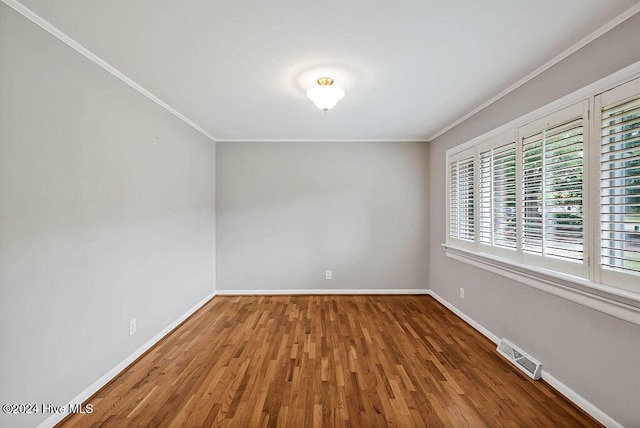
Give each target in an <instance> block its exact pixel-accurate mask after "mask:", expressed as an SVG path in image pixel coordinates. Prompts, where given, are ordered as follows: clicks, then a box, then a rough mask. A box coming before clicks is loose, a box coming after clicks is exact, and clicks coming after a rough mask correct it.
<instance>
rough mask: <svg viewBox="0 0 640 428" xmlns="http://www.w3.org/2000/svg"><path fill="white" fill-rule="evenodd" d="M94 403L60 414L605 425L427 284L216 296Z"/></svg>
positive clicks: (295, 423) (97, 421) (163, 421)
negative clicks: (530, 373)
mask: <svg viewBox="0 0 640 428" xmlns="http://www.w3.org/2000/svg"><path fill="white" fill-rule="evenodd" d="M87 403H91V404H92V405H93V408H94V412H93V413H92V414H86V415H74V416H71V417H69V418H68V419H66V420H65V421H63V422H62V424H61V426H64V427H97V426H105V427H128V426H175V427H195V426H228V427H244V426H247V427H252V426H287V427H311V426H325V427H333V426H336V427H341V426H354V427H378V426H380V427H382V426H400V427H413V426H416V427H422V426H434V427H438V426H452V427H499V426H507V427H574V426H600V425H599V424H598V423H597V422H596V421H594V420H593V419H592V418H591V417H590V416H588V415H587V414H585V413H584V412H583V411H581V410H580V409H578V408H576V407H575V406H574V405H573V404H571V403H570V402H569V401H567V400H565V399H564V398H563V397H561V396H560V395H559V393H557V392H555V391H554V390H553V389H552V388H551V387H549V386H548V385H547V384H546V383H544V382H542V381H538V382H535V381H532V380H530V379H529V378H527V377H526V376H524V375H523V374H521V373H519V372H518V371H517V370H516V369H515V368H513V367H511V366H510V365H509V364H507V363H506V362H505V361H503V360H502V359H501V357H499V356H498V354H497V353H496V352H495V345H494V344H493V343H492V342H491V341H489V340H488V339H486V338H485V337H484V336H482V335H481V334H480V333H478V332H476V331H475V330H474V329H472V328H471V327H470V326H468V325H467V324H466V323H464V321H462V320H461V319H460V318H458V317H457V316H456V315H454V314H453V313H452V312H450V311H449V310H447V309H446V308H444V307H443V306H441V305H440V304H439V303H438V302H436V301H435V300H434V299H433V298H431V297H429V296H242V297H220V296H218V297H215V298H214V299H213V300H212V301H210V302H209V303H208V304H207V305H205V306H204V307H203V308H202V309H201V310H200V311H198V312H197V313H196V314H195V315H194V316H193V317H191V318H190V319H189V320H187V321H186V322H185V323H184V324H182V325H181V326H180V327H178V328H177V329H176V330H175V331H174V332H173V333H171V334H170V335H169V336H167V337H166V338H165V339H164V340H162V341H161V342H160V343H159V344H158V345H156V346H155V347H154V348H152V349H151V350H150V351H149V352H148V353H147V354H145V355H144V356H143V357H141V358H140V359H139V360H138V361H137V362H136V363H134V364H133V365H131V366H130V367H129V368H128V369H127V370H126V371H124V372H123V373H122V374H121V375H120V376H119V377H117V378H116V379H114V380H113V381H112V382H111V383H109V384H108V385H107V386H105V387H104V388H103V389H101V390H100V391H99V392H98V393H97V394H96V395H95V396H94V397H92V398H91V399H89V400H88V401H87Z"/></svg>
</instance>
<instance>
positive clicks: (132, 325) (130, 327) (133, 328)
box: [129, 318, 138, 336]
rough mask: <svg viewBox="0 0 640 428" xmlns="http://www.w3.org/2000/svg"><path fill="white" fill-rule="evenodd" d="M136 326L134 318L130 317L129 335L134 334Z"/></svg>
mask: <svg viewBox="0 0 640 428" xmlns="http://www.w3.org/2000/svg"><path fill="white" fill-rule="evenodd" d="M137 329H138V327H137V326H136V319H135V318H134V319H132V320H131V321H129V336H133V335H134V334H136V331H137Z"/></svg>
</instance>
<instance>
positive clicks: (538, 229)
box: [518, 102, 588, 276]
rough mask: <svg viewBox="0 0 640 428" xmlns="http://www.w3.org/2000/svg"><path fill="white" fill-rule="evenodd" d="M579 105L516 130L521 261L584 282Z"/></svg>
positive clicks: (582, 111) (582, 110)
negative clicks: (519, 160) (519, 144)
mask: <svg viewBox="0 0 640 428" xmlns="http://www.w3.org/2000/svg"><path fill="white" fill-rule="evenodd" d="M587 109H588V102H583V103H579V104H576V105H573V106H571V107H568V108H566V109H563V110H561V111H559V112H556V113H554V114H551V115H549V116H546V117H543V118H542V119H539V120H537V121H535V122H532V123H530V124H527V125H525V126H523V127H521V128H520V129H519V130H518V134H519V135H520V142H521V150H522V162H521V164H522V181H521V183H520V186H521V188H522V204H521V208H520V210H521V212H522V253H523V255H522V258H523V260H524V261H526V262H527V263H531V264H535V265H542V266H544V267H546V268H551V269H554V270H557V271H559V272H564V273H569V274H571V275H577V276H585V275H586V274H587V272H586V271H585V268H584V263H583V262H584V193H585V189H584V179H585V176H584V132H585V126H584V121H585V118H586V117H587V114H588V113H587V111H588V110H587Z"/></svg>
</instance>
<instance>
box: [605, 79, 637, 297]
mask: <svg viewBox="0 0 640 428" xmlns="http://www.w3.org/2000/svg"><path fill="white" fill-rule="evenodd" d="M627 85H630V89H635V91H636V93H635V95H634V96H632V97H631V98H628V96H626V97H625V98H626V99H624V100H622V101H617V102H614V103H613V104H609V105H605V106H604V107H602V108H601V112H602V115H601V122H600V131H601V132H600V138H601V143H600V230H601V236H600V239H601V241H600V264H601V267H602V268H603V269H605V270H613V271H618V272H623V273H636V274H637V273H640V93H639V92H637V91H639V90H640V84H638V83H637V82H635V84H634V82H631V83H630V84H627ZM627 85H625V86H627ZM624 89H626V88H617V92H620V90H622V91H623V92H625V91H624ZM626 92H627V93H628V91H626ZM606 101H608V100H605V102H606ZM629 281H631V279H630V278H629ZM629 285H630V284H629Z"/></svg>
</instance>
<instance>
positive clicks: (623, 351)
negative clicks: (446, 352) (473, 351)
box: [429, 15, 640, 427]
mask: <svg viewBox="0 0 640 428" xmlns="http://www.w3.org/2000/svg"><path fill="white" fill-rule="evenodd" d="M638 40H640V15H636V16H635V17H633V18H632V19H630V20H628V21H626V22H625V23H623V24H621V25H620V26H618V27H616V28H615V29H613V30H612V31H610V32H609V33H606V34H605V35H604V36H602V37H600V38H598V39H596V40H595V41H594V42H592V43H590V44H589V45H587V46H586V47H584V48H582V49H581V50H579V51H578V52H576V53H574V54H573V55H571V56H570V57H568V58H567V59H565V60H564V61H562V62H561V63H559V64H557V65H555V66H554V67H552V68H551V69H549V70H547V71H546V72H544V73H543V74H541V75H540V76H538V77H536V78H535V79H533V80H532V81H530V82H529V83H527V84H526V85H524V86H522V87H521V88H519V89H517V90H516V91H514V92H512V93H511V94H509V95H507V96H506V97H504V98H502V99H501V100H499V101H498V102H496V103H495V104H493V105H491V106H489V107H488V108H486V109H484V110H482V111H481V112H479V113H478V114H476V115H475V116H473V117H471V118H469V119H468V120H466V121H465V122H463V123H462V124H460V125H458V126H457V127H455V128H454V129H452V130H451V131H449V132H447V133H445V134H444V135H442V136H441V137H439V138H437V139H435V140H434V141H433V142H431V143H430V147H429V158H430V159H429V171H430V177H429V181H430V191H429V194H430V198H431V206H432V210H431V211H430V216H429V236H430V240H429V246H430V249H431V253H430V263H429V265H430V266H431V269H430V272H429V285H430V288H431V289H432V290H433V291H435V292H436V293H438V294H439V295H440V296H442V297H443V298H444V299H446V300H447V301H449V302H451V303H452V304H454V305H455V306H457V307H458V308H460V309H461V310H462V311H463V312H464V313H466V314H467V315H469V316H470V317H471V318H473V319H475V320H476V321H478V322H479V323H480V324H482V325H483V326H485V327H486V328H488V329H489V330H490V331H491V332H493V333H494V334H496V335H498V336H500V337H507V338H510V339H512V340H513V342H515V343H517V344H519V345H521V346H522V347H523V348H524V349H525V350H527V351H528V352H529V353H531V354H532V355H533V356H534V357H537V358H538V359H539V360H540V361H541V362H542V363H543V365H544V369H545V370H546V371H548V372H549V373H551V374H552V375H553V376H555V377H556V378H558V379H559V380H560V381H562V382H564V383H565V384H566V385H568V386H569V387H570V388H572V389H573V390H574V391H576V392H577V393H578V394H580V395H582V396H583V397H584V398H586V399H587V400H589V401H590V402H591V403H593V404H594V405H596V406H597V407H599V408H600V409H601V410H603V411H604V412H605V413H607V414H609V415H610V416H612V417H613V418H614V419H616V420H617V421H618V422H620V423H622V424H623V425H625V426H629V427H631V426H640V406H638V403H639V401H638V399H639V397H640V395H639V394H638V385H640V371H638V367H637V366H638V362H639V361H640V357H639V356H640V340H639V339H640V326H638V325H633V324H630V323H627V322H625V321H621V320H618V319H616V318H613V317H610V316H608V315H604V314H602V313H600V312H596V311H594V310H591V309H588V308H585V307H583V306H580V305H577V304H575V303H571V302H568V301H566V300H563V299H560V298H558V297H555V296H552V295H550V294H546V293H544V292H542V291H538V290H535V289H532V288H529V287H527V286H525V285H522V284H519V283H516V282H513V281H510V280H507V279H504V278H502V277H499V276H496V275H493V274H490V273H488V272H485V271H483V270H481V269H478V268H475V267H471V266H469V265H466V264H464V263H461V262H458V261H455V260H453V259H450V258H448V257H446V256H445V253H444V251H443V250H442V249H441V247H440V244H441V243H443V242H445V207H444V204H445V192H444V190H445V175H446V174H445V152H446V150H447V149H449V148H451V147H454V146H456V145H458V144H461V143H464V142H466V141H468V140H470V139H471V138H473V137H476V136H479V135H481V134H483V133H484V132H486V131H489V130H491V129H493V128H496V127H497V126H500V125H502V124H504V123H506V122H509V121H510V120H513V119H515V118H517V117H519V116H522V115H523V114H526V113H528V112H530V111H532V110H534V109H536V108H538V107H541V106H543V105H545V104H547V103H549V102H551V101H553V100H555V99H558V98H560V97H562V96H564V95H567V94H569V93H571V92H573V91H574V90H577V89H579V88H581V87H583V86H585V85H587V84H589V83H592V82H594V81H596V80H598V79H599V78H602V77H605V76H606V75H608V74H611V73H613V72H615V71H617V70H619V69H621V68H624V67H625V66H627V65H630V64H632V63H634V62H636V61H638V60H640V43H638ZM462 286H463V287H465V292H466V295H465V299H464V300H462V299H460V298H459V296H458V289H459V287H462Z"/></svg>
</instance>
